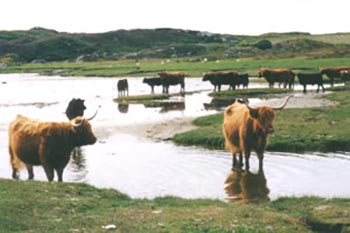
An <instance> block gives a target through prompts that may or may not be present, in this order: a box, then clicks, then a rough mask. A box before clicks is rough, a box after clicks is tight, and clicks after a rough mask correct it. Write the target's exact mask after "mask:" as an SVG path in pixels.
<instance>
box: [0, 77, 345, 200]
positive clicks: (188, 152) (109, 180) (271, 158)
mask: <svg viewBox="0 0 350 233" xmlns="http://www.w3.org/2000/svg"><path fill="white" fill-rule="evenodd" d="M117 80H118V79H116V78H78V77H45V76H38V75H35V74H11V75H0V83H3V84H0V95H1V98H0V111H1V113H2V114H1V117H0V137H1V139H2V140H1V141H0V153H1V156H0V177H1V178H11V168H10V165H9V162H8V161H9V155H8V151H7V143H8V136H7V128H8V124H9V122H11V121H12V120H13V119H14V118H15V116H16V114H19V113H20V114H23V115H26V116H28V117H31V118H34V119H41V120H45V121H66V116H65V115H64V114H63V112H64V111H65V109H66V107H67V105H68V102H69V101H70V99H71V98H73V97H75V98H83V99H85V104H86V106H87V111H86V112H85V114H86V115H87V116H89V115H92V114H93V113H94V112H95V110H96V109H99V113H98V115H97V117H96V118H95V119H94V120H93V121H92V126H93V130H94V131H95V132H96V135H97V137H98V138H99V141H98V142H97V143H96V144H95V145H92V146H86V147H82V148H80V150H77V151H75V153H74V155H73V156H72V160H71V162H70V164H69V165H68V167H67V168H66V169H65V172H64V174H63V179H64V181H72V182H86V183H89V184H92V185H94V186H97V187H103V188H115V189H118V190H120V191H121V192H123V193H126V194H128V195H129V196H131V197H134V198H154V197H158V196H164V195H173V196H179V197H184V198H204V197H207V198H215V199H225V198H227V194H226V192H225V186H226V185H225V180H226V178H227V176H228V175H229V174H230V172H231V171H230V168H231V157H230V156H229V153H228V152H224V151H213V150H206V149H202V148H197V147H181V146H176V145H174V144H173V143H171V142H168V141H167V142H164V141H160V142H159V141H157V142H156V141H152V140H151V139H149V138H143V137H141V136H135V134H129V133H128V132H127V131H125V130H124V131H123V132H120V131H119V130H118V127H119V126H121V125H122V126H125V127H128V126H133V127H135V126H137V124H143V123H157V122H159V121H164V120H169V119H173V118H181V117H196V116H202V115H207V114H213V113H216V112H217V111H222V108H216V107H214V108H208V107H206V105H205V103H207V104H208V103H210V102H211V98H210V97H208V96H207V94H208V93H209V92H210V91H211V89H212V87H211V86H210V84H209V83H206V82H202V81H201V80H200V79H187V80H186V89H187V90H186V91H190V92H191V93H190V94H186V95H185V97H182V96H175V97H173V98H172V99H171V100H172V101H173V102H176V103H178V105H180V107H179V109H176V108H175V107H174V106H175V105H170V107H169V105H168V106H166V107H167V109H166V107H164V106H156V107H155V106H153V107H149V106H144V105H129V106H127V107H126V106H124V107H123V108H122V107H120V106H118V104H116V103H114V102H113V101H112V99H113V98H115V97H116V96H117V91H116V83H117ZM129 86H130V88H131V89H130V95H136V94H148V93H150V88H149V87H148V86H147V85H145V84H142V79H140V78H133V79H129ZM257 86H259V85H257ZM179 89H180V88H179V87H171V88H170V92H172V93H177V92H178V91H179ZM160 91H161V90H160V88H157V87H156V93H159V92H160ZM250 102H251V103H259V102H262V100H259V99H252V100H250ZM164 109H165V110H164ZM251 167H252V173H253V175H250V174H248V175H249V176H248V175H244V174H243V175H242V174H238V175H237V174H236V176H237V177H238V176H239V179H238V178H237V177H236V178H237V179H236V181H238V180H239V181H240V182H241V184H238V186H239V187H240V191H241V192H243V191H244V192H243V193H245V194H246V193H247V192H250V191H251V190H250V189H249V188H246V185H245V182H246V181H247V180H249V182H260V181H262V182H261V184H258V183H256V185H255V186H259V185H263V186H264V188H265V189H263V190H265V191H266V190H268V193H267V194H268V197H269V198H270V199H275V198H277V197H280V196H303V195H316V196H321V197H350V186H349V185H348V179H349V177H350V153H335V154H317V153H312V154H290V153H271V152H267V153H266V155H265V160H264V171H263V173H259V174H260V175H255V176H254V174H257V173H258V171H257V167H258V166H257V158H256V156H255V155H253V156H252V158H251ZM34 173H35V179H37V180H43V181H46V176H45V174H44V172H43V169H42V168H41V167H35V170H34ZM26 177H27V174H26V171H24V170H23V171H22V172H21V179H26ZM264 180H265V182H264ZM236 186H237V184H236ZM243 189H247V190H243Z"/></svg>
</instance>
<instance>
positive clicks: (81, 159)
mask: <svg viewBox="0 0 350 233" xmlns="http://www.w3.org/2000/svg"><path fill="white" fill-rule="evenodd" d="M71 158H72V160H71V166H70V169H71V171H72V172H73V173H74V175H75V180H76V181H82V180H83V179H84V178H85V177H86V175H87V173H88V172H87V169H86V159H85V156H84V154H83V151H82V149H81V147H76V148H74V150H73V151H72V153H71Z"/></svg>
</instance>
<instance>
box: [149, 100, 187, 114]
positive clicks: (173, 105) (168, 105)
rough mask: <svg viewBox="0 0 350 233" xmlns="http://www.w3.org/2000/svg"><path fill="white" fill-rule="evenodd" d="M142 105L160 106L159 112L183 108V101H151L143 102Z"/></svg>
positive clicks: (181, 109)
mask: <svg viewBox="0 0 350 233" xmlns="http://www.w3.org/2000/svg"><path fill="white" fill-rule="evenodd" d="M144 106H145V107H146V108H161V109H160V111H159V112H160V113H166V112H170V111H183V110H185V102H152V103H147V104H144Z"/></svg>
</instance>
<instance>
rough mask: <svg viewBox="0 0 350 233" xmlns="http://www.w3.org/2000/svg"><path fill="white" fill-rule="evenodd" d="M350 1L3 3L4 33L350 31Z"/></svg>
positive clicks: (30, 0)
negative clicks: (37, 30)
mask: <svg viewBox="0 0 350 233" xmlns="http://www.w3.org/2000/svg"><path fill="white" fill-rule="evenodd" d="M349 22H350V1H349V0H2V1H1V13H0V30H28V29H30V28H33V27H43V28H47V29H54V30H56V31H59V32H72V33H81V32H84V33H101V32H108V31H115V30H119V29H126V30H130V29H154V28H176V29H184V30H196V31H205V32H212V33H222V34H234V35H260V34H263V33H269V32H291V31H299V32H310V33H312V34H323V33H337V32H350V23H349Z"/></svg>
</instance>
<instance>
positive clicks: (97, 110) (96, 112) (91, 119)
mask: <svg viewBox="0 0 350 233" xmlns="http://www.w3.org/2000/svg"><path fill="white" fill-rule="evenodd" d="M97 112H98V109H97V110H96V112H95V114H94V115H93V116H92V117H90V118H88V119H86V120H88V121H90V120H92V119H94V118H95V116H96V115H97Z"/></svg>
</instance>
